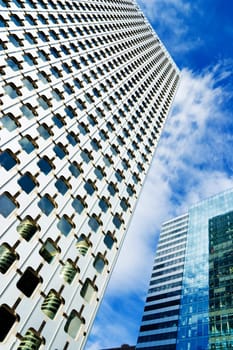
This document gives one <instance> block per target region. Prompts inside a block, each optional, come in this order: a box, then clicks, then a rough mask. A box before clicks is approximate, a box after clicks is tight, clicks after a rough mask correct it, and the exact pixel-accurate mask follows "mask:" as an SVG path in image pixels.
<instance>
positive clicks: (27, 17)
mask: <svg viewBox="0 0 233 350" xmlns="http://www.w3.org/2000/svg"><path fill="white" fill-rule="evenodd" d="M25 20H26V21H27V22H28V23H29V24H30V25H31V26H35V25H36V20H35V19H34V18H33V17H32V16H31V15H26V16H25Z"/></svg>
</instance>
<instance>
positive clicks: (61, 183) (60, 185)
mask: <svg viewBox="0 0 233 350" xmlns="http://www.w3.org/2000/svg"><path fill="white" fill-rule="evenodd" d="M55 187H56V188H57V189H58V191H59V192H60V193H61V194H62V195H64V194H65V193H66V192H67V191H68V189H69V188H70V186H69V184H68V182H67V180H66V179H65V178H64V176H61V177H60V178H59V179H57V181H56V182H55Z"/></svg>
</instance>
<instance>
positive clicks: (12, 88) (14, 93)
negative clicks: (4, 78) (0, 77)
mask: <svg viewBox="0 0 233 350" xmlns="http://www.w3.org/2000/svg"><path fill="white" fill-rule="evenodd" d="M3 89H4V91H5V93H6V94H7V95H9V96H10V98H12V99H14V98H16V97H19V96H21V95H22V93H21V92H20V88H18V87H17V86H16V85H15V84H13V83H9V84H6V85H5V86H3Z"/></svg>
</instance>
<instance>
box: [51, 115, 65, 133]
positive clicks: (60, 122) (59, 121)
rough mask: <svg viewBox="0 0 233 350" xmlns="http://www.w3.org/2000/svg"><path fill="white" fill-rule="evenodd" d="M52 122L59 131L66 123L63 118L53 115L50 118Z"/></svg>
mask: <svg viewBox="0 0 233 350" xmlns="http://www.w3.org/2000/svg"><path fill="white" fill-rule="evenodd" d="M52 120H53V122H54V124H55V125H56V126H57V127H58V128H59V129H61V128H62V127H63V126H64V125H66V122H65V120H64V118H63V117H61V116H60V115H59V114H55V115H54V116H53V117H52Z"/></svg>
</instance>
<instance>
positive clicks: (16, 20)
mask: <svg viewBox="0 0 233 350" xmlns="http://www.w3.org/2000/svg"><path fill="white" fill-rule="evenodd" d="M10 18H11V20H12V22H13V23H14V24H15V25H16V26H17V27H22V26H23V21H22V20H21V19H20V18H19V16H17V15H15V14H13V15H11V16H10Z"/></svg>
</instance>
